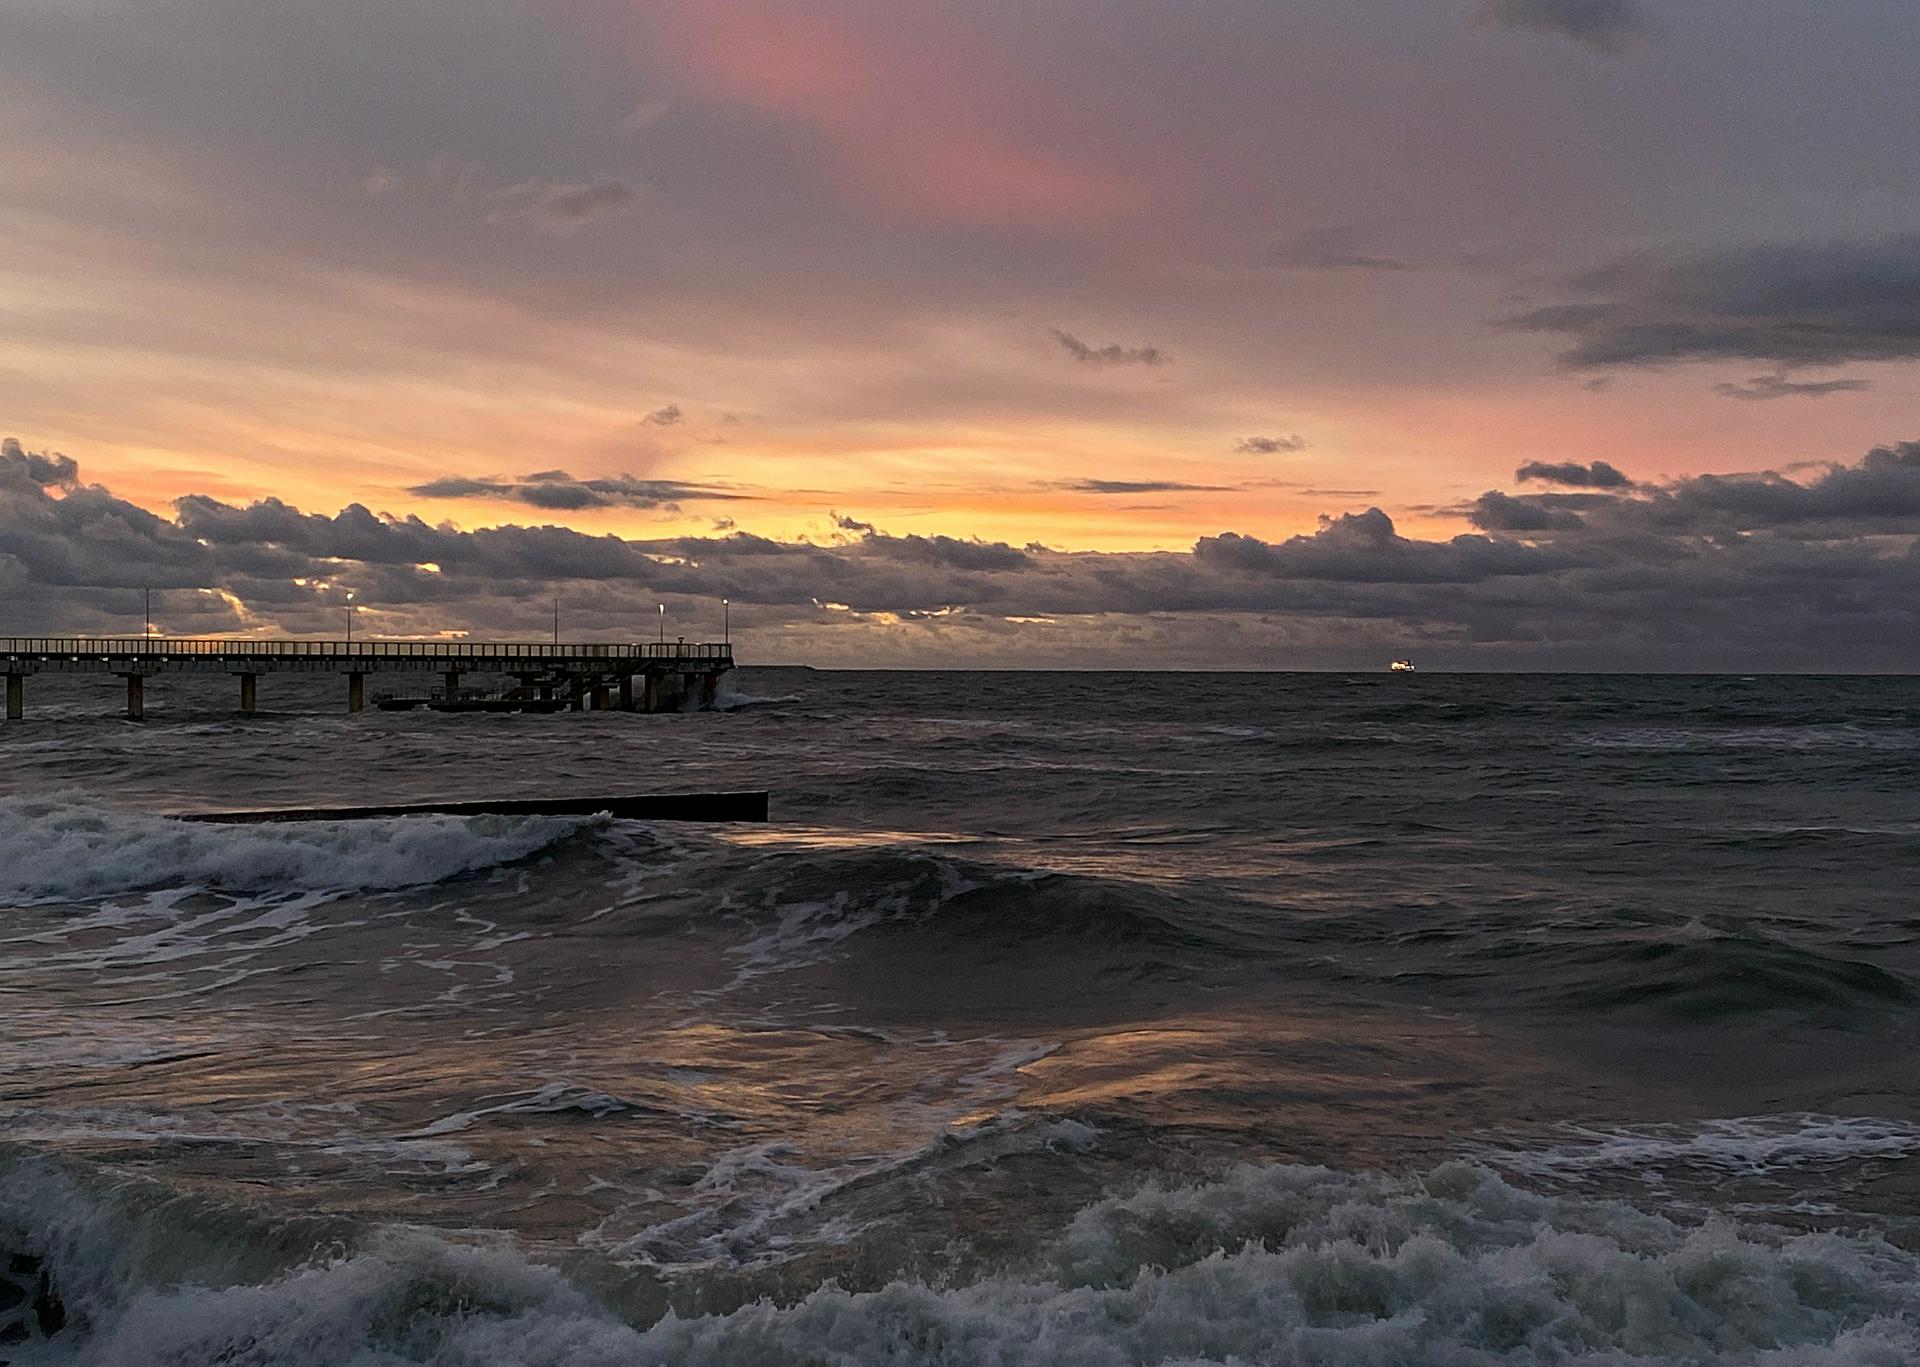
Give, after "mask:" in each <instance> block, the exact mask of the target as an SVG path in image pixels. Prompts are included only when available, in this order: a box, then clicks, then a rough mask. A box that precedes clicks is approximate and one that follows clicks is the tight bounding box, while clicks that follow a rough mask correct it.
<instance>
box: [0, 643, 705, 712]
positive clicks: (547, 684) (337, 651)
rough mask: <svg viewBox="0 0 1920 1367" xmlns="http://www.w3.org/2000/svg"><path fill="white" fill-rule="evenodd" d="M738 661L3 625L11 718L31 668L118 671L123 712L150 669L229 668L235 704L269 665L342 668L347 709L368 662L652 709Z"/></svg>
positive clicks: (585, 647)
mask: <svg viewBox="0 0 1920 1367" xmlns="http://www.w3.org/2000/svg"><path fill="white" fill-rule="evenodd" d="M732 668H733V647H732V645H731V644H725V643H723V644H714V643H711V642H699V643H696V642H688V641H663V642H653V641H644V642H614V643H597V642H595V643H571V644H570V643H566V642H554V643H551V644H549V643H546V642H538V643H533V642H517V641H515V642H483V641H377V640H376V641H296V640H265V639H257V638H241V639H233V640H207V639H200V638H192V639H187V638H174V637H159V636H131V637H105V638H102V637H62V636H0V671H4V672H5V674H6V677H7V718H8V720H10V721H18V720H20V719H21V718H22V717H23V716H24V715H25V707H26V680H27V676H28V675H31V674H117V675H119V676H120V677H122V678H124V679H125V680H126V681H127V715H128V716H129V717H132V718H135V719H138V718H140V717H141V716H142V715H143V713H144V710H145V702H144V699H145V682H146V680H147V679H148V678H149V677H150V676H152V675H155V674H230V675H233V676H235V677H237V678H238V679H239V680H240V710H241V711H243V712H251V711H253V710H254V706H255V699H256V698H257V696H258V682H259V677H260V676H261V675H262V674H277V673H303V674H322V673H324V674H340V675H344V676H345V677H346V680H347V710H348V711H349V712H358V711H360V710H361V709H362V708H364V707H365V706H366V677H367V675H369V674H401V673H406V674H438V675H440V676H441V677H442V679H443V681H444V685H445V688H446V690H447V692H448V693H449V694H453V693H457V691H458V689H459V686H460V676H461V675H462V674H498V675H504V676H506V677H508V678H510V679H513V680H515V681H516V683H517V686H518V687H519V688H520V689H522V690H525V691H526V695H527V696H529V697H536V696H537V697H539V698H541V699H544V700H548V701H552V700H554V699H555V698H556V697H558V698H563V699H565V700H566V701H567V703H568V704H569V705H570V706H571V707H572V708H573V710H575V711H587V710H589V709H593V710H603V709H607V708H611V707H614V706H616V702H615V695H616V693H617V695H618V701H617V706H618V708H619V709H620V710H622V711H629V712H654V711H659V710H661V709H662V708H663V707H665V706H667V705H668V704H669V703H671V704H672V705H674V706H678V704H679V702H680V700H681V699H682V698H687V699H695V700H697V702H698V703H699V704H700V705H710V704H711V703H712V702H713V699H714V695H715V693H716V691H717V690H718V687H719V682H720V676H721V675H723V674H725V673H726V672H727V671H728V670H730V669H732Z"/></svg>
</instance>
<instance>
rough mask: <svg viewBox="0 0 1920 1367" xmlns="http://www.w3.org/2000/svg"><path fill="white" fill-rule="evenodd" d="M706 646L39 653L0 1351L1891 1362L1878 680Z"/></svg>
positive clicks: (1903, 913)
mask: <svg viewBox="0 0 1920 1367" xmlns="http://www.w3.org/2000/svg"><path fill="white" fill-rule="evenodd" d="M728 682H729V687H728V690H727V691H726V693H725V694H724V695H723V696H722V699H721V706H720V707H719V709H717V710H713V711H706V712H690V713H686V714H674V715H658V716H640V715H629V714H620V713H588V714H584V715H570V714H562V715H550V716H537V715H524V716H521V715H508V716H502V715H441V714H434V713H427V712H417V713H387V712H381V711H372V710H370V711H367V712H365V713H362V714H359V715H354V716H349V715H347V713H346V710H345V706H344V703H345V688H344V684H343V683H342V682H341V681H340V680H338V679H334V678H330V677H311V678H310V677H296V676H283V675H269V676H266V677H265V678H263V679H262V680H261V683H260V703H261V706H262V708H263V709H265V710H263V711H262V712H261V713H259V714H257V715H249V716H242V715H240V714H238V713H237V712H236V711H235V710H234V707H235V704H236V703H237V701H238V698H237V693H238V689H237V686H236V685H234V683H233V681H232V680H228V679H224V678H216V679H193V678H172V677H163V678H158V679H155V680H152V681H150V682H149V684H148V687H147V695H146V720H145V721H144V722H140V723H135V722H129V721H127V720H125V719H124V717H122V716H121V715H120V711H121V707H122V703H123V695H122V691H121V684H120V683H119V681H118V680H117V679H113V678H111V677H89V676H73V677H66V678H60V677H54V676H39V677H35V678H32V679H29V680H28V688H27V706H28V715H27V718H26V719H25V720H24V721H21V722H16V723H0V1362H5V1363H8V1364H10V1367H29V1365H31V1367H44V1365H46V1364H62V1365H66V1364H86V1365H87V1367H122V1365H123V1364H124V1365H134V1364H139V1365H145V1364H169V1365H178V1367H188V1365H191V1367H202V1365H203V1364H222V1365H223V1367H270V1365H278V1364H286V1365H287V1367H321V1365H322V1364H326V1365H328V1367H333V1365H335V1364H337V1365H338V1367H400V1365H401V1364H446V1365H452V1364H458V1365H459V1367H480V1365H482V1364H486V1365H487V1367H493V1365H495V1364H539V1365H541V1367H545V1365H547V1364H552V1365H554V1367H560V1365H561V1364H582V1365H590V1367H615V1365H616V1364H618V1365H619V1367H628V1365H630V1364H631V1365H638V1364H680V1363H686V1364H714V1365H716V1367H718V1365H720V1364H726V1365H727V1367H734V1365H736V1364H738V1365H745V1367H752V1365H755V1364H788V1363H792V1364H821V1365H834V1367H838V1365H840V1364H847V1365H849V1367H851V1365H852V1364H867V1363H889V1364H919V1363H928V1364H933V1363H937V1364H951V1365H952V1367H962V1365H963V1364H995V1365H996V1367H1012V1365H1013V1364H1067V1365H1069V1367H1119V1365H1120V1364H1201V1363H1220V1364H1228V1363H1234V1364H1240V1363H1247V1364H1251V1363H1285V1364H1316V1365H1323V1367H1429V1365H1431V1367H1496V1365H1498V1364H1559V1363H1568V1364H1590V1365H1593V1367H1598V1365H1600V1364H1605V1365H1606V1367H1627V1365H1628V1364H1656V1363H1658V1364H1666V1363H1681V1364H1733V1363H1741V1364H1759V1365H1761V1367H1788V1365H1789V1364H1792V1365H1794V1367H1815V1365H1816V1364H1817V1365H1820V1367H1839V1365H1840V1364H1859V1365H1866V1364H1873V1365H1875V1367H1892V1365H1893V1364H1911V1363H1915V1362H1920V1065H1917V1062H1916V1060H1920V1052H1917V1046H1920V680H1914V679H1906V678H1807V677H1753V678H1741V677H1680V676H1660V677H1628V676H1601V675H1596V676H1573V675H1447V674H1440V673H1420V674H1414V675H1391V674H1389V673H1387V672H1386V671H1385V670H1384V669H1383V670H1382V671H1380V672H1378V673H1366V674H1326V673H1315V674H1306V673H1300V674H1206V673H1160V674H1121V673H1110V674H1094V673H1058V674H1048V673H961V672H952V673H939V672H825V671H815V670H805V669H744V670H741V671H738V672H737V673H736V674H735V675H733V676H731V677H730V679H729V681H728ZM718 789H766V790H769V791H770V793H771V795H772V796H771V816H772V819H771V820H770V821H769V822H768V823H767V824H765V825H739V826H709V825H690V824H671V823H653V824H644V823H638V822H629V821H620V820H613V819H611V818H609V817H607V816H605V815H582V816H578V817H474V818H457V817H450V816H415V817H397V818H387V819H378V820H359V821H335V822H315V823H302V824H291V825H280V826H241V827H221V826H207V825H200V824H193V823H186V822H182V821H179V820H176V819H174V816H173V815H172V814H175V813H181V812H190V811H206V810H214V809H231V808H238V807H272V806H315V805H327V804H343V805H344V804H370V803H388V802H430V801H436V800H463V801H470V800H474V799H479V798H487V797H506V796H541V797H548V796H574V797H582V796H598V795H615V794H628V793H648V792H679V791H689V790H718Z"/></svg>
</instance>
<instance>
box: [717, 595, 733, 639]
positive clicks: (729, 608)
mask: <svg viewBox="0 0 1920 1367" xmlns="http://www.w3.org/2000/svg"><path fill="white" fill-rule="evenodd" d="M720 640H721V643H722V644H723V645H732V644H733V600H732V599H731V598H722V599H721V600H720Z"/></svg>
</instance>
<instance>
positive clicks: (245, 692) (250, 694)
mask: <svg viewBox="0 0 1920 1367" xmlns="http://www.w3.org/2000/svg"><path fill="white" fill-rule="evenodd" d="M259 683H260V676H259V675H258V674H242V675H241V676H240V710H241V711H242V712H256V711H258V710H259V708H258V706H257V703H258V700H259Z"/></svg>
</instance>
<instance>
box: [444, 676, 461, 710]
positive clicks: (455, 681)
mask: <svg viewBox="0 0 1920 1367" xmlns="http://www.w3.org/2000/svg"><path fill="white" fill-rule="evenodd" d="M441 682H442V683H444V684H445V685H446V690H447V701H448V702H459V701H460V671H459V670H457V669H449V670H448V671H447V672H446V673H445V674H444V675H443V676H442V677H441Z"/></svg>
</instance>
